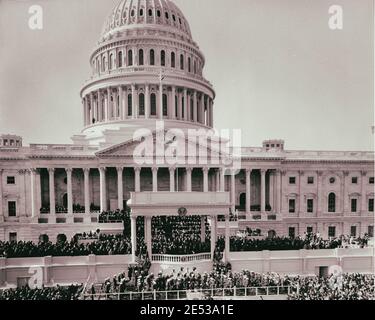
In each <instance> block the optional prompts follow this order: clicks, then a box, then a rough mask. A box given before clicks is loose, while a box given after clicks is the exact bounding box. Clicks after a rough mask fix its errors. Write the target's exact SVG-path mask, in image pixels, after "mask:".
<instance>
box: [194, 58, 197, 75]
mask: <svg viewBox="0 0 375 320" xmlns="http://www.w3.org/2000/svg"><path fill="white" fill-rule="evenodd" d="M194 74H197V62H196V61H195V60H194Z"/></svg>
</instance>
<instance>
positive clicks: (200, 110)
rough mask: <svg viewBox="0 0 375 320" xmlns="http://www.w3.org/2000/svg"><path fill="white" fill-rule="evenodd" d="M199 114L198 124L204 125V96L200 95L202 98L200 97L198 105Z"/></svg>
mask: <svg viewBox="0 0 375 320" xmlns="http://www.w3.org/2000/svg"><path fill="white" fill-rule="evenodd" d="M199 113H200V117H199V118H200V122H201V123H202V124H205V123H204V94H202V97H201V103H200V108H199Z"/></svg>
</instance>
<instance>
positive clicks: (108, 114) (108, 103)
mask: <svg viewBox="0 0 375 320" xmlns="http://www.w3.org/2000/svg"><path fill="white" fill-rule="evenodd" d="M111 96H112V93H111V88H107V121H108V120H111V119H112V112H113V110H112V102H111Z"/></svg>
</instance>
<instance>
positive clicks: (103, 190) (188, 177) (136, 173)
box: [99, 167, 224, 211]
mask: <svg viewBox="0 0 375 320" xmlns="http://www.w3.org/2000/svg"><path fill="white" fill-rule="evenodd" d="M116 169H117V190H118V195H117V198H118V208H119V209H120V210H122V209H123V202H124V198H123V197H124V196H123V194H124V192H123V170H124V167H117V168H116ZM141 169H142V168H140V167H135V168H134V179H135V180H134V186H135V188H134V191H135V192H141ZM159 169H160V168H158V167H153V168H151V170H152V191H153V192H158V170H159ZM106 170H107V169H106V168H104V167H101V168H99V174H100V209H101V211H107V209H108V208H107V195H106V189H107V188H106ZM176 170H177V169H176V168H174V167H172V168H169V186H170V190H169V191H170V192H176V184H175V173H176ZM185 170H186V188H185V189H186V192H192V172H193V168H185ZM209 170H210V169H209V168H207V167H205V168H203V169H202V172H203V192H208V191H209V183H208V173H209ZM218 172H220V176H223V177H224V175H223V170H222V169H219V170H218ZM221 184H222V187H220V191H224V179H221ZM220 186H221V185H220ZM217 190H218V189H217Z"/></svg>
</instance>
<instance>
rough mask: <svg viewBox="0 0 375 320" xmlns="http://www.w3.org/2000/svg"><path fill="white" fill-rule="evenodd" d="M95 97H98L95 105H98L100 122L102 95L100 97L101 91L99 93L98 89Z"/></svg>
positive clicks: (100, 119)
mask: <svg viewBox="0 0 375 320" xmlns="http://www.w3.org/2000/svg"><path fill="white" fill-rule="evenodd" d="M97 97H98V100H97V107H98V112H97V113H98V114H97V116H98V121H99V122H101V121H103V119H102V97H101V93H100V90H98V92H97Z"/></svg>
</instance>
